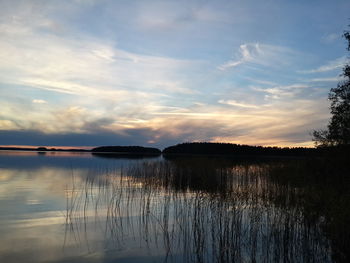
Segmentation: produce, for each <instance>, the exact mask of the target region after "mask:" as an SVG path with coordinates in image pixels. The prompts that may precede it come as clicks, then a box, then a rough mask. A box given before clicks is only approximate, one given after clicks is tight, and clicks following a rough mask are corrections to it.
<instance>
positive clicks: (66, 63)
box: [0, 0, 350, 148]
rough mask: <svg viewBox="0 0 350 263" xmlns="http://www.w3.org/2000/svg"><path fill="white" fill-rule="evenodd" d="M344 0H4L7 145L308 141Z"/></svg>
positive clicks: (340, 48)
mask: <svg viewBox="0 0 350 263" xmlns="http://www.w3.org/2000/svg"><path fill="white" fill-rule="evenodd" d="M349 11H350V1H349V0H344V1H342V0H334V1H330V0H325V1H322V0H319V1H316V0H315V1H313V0H310V1H305V0H294V1H282V0H280V1H278V0H274V1H269V0H267V1H260V0H256V1H249V0H244V1H243V0H242V1H234V0H232V1H204V0H202V1H200V0H198V1H153V0H150V1H123V0H121V1H108V0H100V1H98V0H86V1H84V0H75V1H73V0H69V1H68V0H67V1H64V0H60V1H47V0H46V1H44V0H43V1H39V0H38V1H37V0H27V1H17V0H0V105H1V110H0V145H14V144H15V145H66V146H67V145H74V146H97V145H144V146H154V147H160V148H162V147H165V146H168V145H171V144H175V143H180V142H184V141H213V142H231V143H241V144H250V145H277V146H313V142H312V137H311V135H310V133H311V132H312V131H313V130H314V129H320V128H324V127H325V126H326V125H327V122H328V119H329V116H330V115H329V102H328V100H327V94H328V92H329V90H330V88H332V87H336V85H337V83H338V82H339V81H340V80H341V77H340V74H341V71H342V67H343V66H344V63H346V61H347V51H346V42H345V39H344V38H342V34H343V32H344V30H347V29H349V28H348V27H347V25H348V24H350V20H349V19H350V15H349Z"/></svg>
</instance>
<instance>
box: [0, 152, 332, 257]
mask: <svg viewBox="0 0 350 263" xmlns="http://www.w3.org/2000/svg"><path fill="white" fill-rule="evenodd" d="M279 169H283V163H282V162H241V161H232V160H214V159H211V158H209V159H201V158H199V159H195V160H190V159H182V160H181V159H180V160H179V159H175V160H164V159H162V158H160V157H158V158H149V159H127V158H124V159H120V158H119V159H118V158H102V157H97V156H93V155H91V154H89V153H50V152H48V153H46V154H40V153H35V152H0V203H1V205H0V234H1V239H0V262H282V261H283V262H332V260H333V259H332V254H334V251H333V250H334V249H333V248H332V242H331V240H330V239H329V236H328V235H327V234H326V232H325V231H324V229H323V225H324V221H325V220H326V219H325V217H324V216H323V215H322V214H317V213H316V212H312V213H309V212H306V209H305V206H304V205H302V203H303V201H301V202H299V199H298V198H299V194H300V193H302V189H301V188H298V187H296V186H293V185H290V184H281V183H280V182H276V181H273V180H272V179H271V177H270V175H271V174H272V173H276V172H277V173H278V171H280V170H279ZM315 213H316V214H315ZM311 214H312V216H310V215H311Z"/></svg>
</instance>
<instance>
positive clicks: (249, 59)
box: [218, 43, 295, 70]
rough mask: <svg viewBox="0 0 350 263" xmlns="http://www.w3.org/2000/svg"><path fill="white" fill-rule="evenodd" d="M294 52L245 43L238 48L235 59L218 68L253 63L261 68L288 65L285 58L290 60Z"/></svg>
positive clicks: (284, 48)
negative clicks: (261, 66)
mask: <svg viewBox="0 0 350 263" xmlns="http://www.w3.org/2000/svg"><path fill="white" fill-rule="evenodd" d="M292 54H295V51H293V50H291V49H289V48H286V47H281V46H274V45H267V44H260V43H247V44H242V45H240V46H239V50H238V53H237V54H236V56H235V57H236V58H235V59H232V60H229V61H227V62H225V63H224V64H222V65H220V66H219V67H218V68H219V69H220V70H226V69H229V68H234V67H237V66H239V65H241V64H245V63H254V64H258V65H263V66H277V65H285V64H286V63H289V60H288V59H287V57H289V58H291V56H292Z"/></svg>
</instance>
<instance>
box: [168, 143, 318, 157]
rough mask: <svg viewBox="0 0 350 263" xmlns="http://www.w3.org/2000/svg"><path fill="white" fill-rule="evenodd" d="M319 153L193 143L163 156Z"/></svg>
mask: <svg viewBox="0 0 350 263" xmlns="http://www.w3.org/2000/svg"><path fill="white" fill-rule="evenodd" d="M316 152H319V150H318V149H315V148H305V147H296V148H289V147H283V148H281V147H263V146H250V145H241V144H231V143H210V142H191V143H181V144H177V145H175V146H170V147H167V148H165V149H164V150H163V154H202V155H246V156H250V155H266V156H307V155H313V154H315V153H316Z"/></svg>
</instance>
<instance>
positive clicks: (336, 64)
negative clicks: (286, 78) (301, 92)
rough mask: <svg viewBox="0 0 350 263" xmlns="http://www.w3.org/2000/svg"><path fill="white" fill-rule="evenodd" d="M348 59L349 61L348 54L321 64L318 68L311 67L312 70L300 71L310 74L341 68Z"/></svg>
mask: <svg viewBox="0 0 350 263" xmlns="http://www.w3.org/2000/svg"><path fill="white" fill-rule="evenodd" d="M346 61H347V58H346V56H343V57H340V58H337V59H335V60H331V61H329V62H327V63H326V64H324V65H322V66H319V67H318V68H315V69H310V70H301V71H298V72H299V73H303V74H309V73H321V72H328V71H333V70H339V69H341V68H343V67H344V66H345V64H346Z"/></svg>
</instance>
